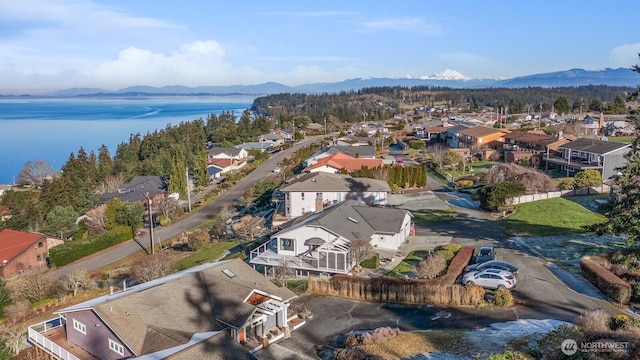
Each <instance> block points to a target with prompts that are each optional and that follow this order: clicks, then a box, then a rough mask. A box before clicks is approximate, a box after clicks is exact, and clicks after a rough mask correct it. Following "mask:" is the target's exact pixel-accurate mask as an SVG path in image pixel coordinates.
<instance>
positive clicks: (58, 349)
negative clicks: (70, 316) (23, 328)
mask: <svg viewBox="0 0 640 360" xmlns="http://www.w3.org/2000/svg"><path fill="white" fill-rule="evenodd" d="M28 336H29V338H28V341H29V343H31V344H32V345H34V346H37V347H39V348H41V349H42V350H44V351H46V352H47V353H48V354H49V355H51V356H53V357H54V358H55V359H60V360H98V358H96V357H95V356H93V355H91V354H89V353H88V352H86V351H85V350H84V349H82V348H80V347H79V346H78V345H76V344H74V343H72V342H70V341H68V340H67V335H66V333H65V320H64V318H62V317H57V318H54V319H51V320H47V321H45V322H42V323H39V324H35V325H31V326H29V331H28Z"/></svg>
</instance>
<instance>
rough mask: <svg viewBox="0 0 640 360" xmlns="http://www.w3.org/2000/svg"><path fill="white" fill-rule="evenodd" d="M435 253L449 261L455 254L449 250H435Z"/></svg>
mask: <svg viewBox="0 0 640 360" xmlns="http://www.w3.org/2000/svg"><path fill="white" fill-rule="evenodd" d="M436 254H438V255H441V256H442V257H443V258H444V259H445V260H446V261H447V262H449V261H451V260H452V259H453V257H454V256H455V254H454V253H453V252H452V251H451V250H445V249H442V250H436Z"/></svg>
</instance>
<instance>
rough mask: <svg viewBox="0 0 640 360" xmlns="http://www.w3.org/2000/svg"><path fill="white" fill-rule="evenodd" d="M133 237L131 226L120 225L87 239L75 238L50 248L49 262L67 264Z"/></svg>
mask: <svg viewBox="0 0 640 360" xmlns="http://www.w3.org/2000/svg"><path fill="white" fill-rule="evenodd" d="M132 238H133V231H132V229H131V227H130V226H120V227H117V228H114V229H111V230H109V231H107V232H105V233H102V234H99V235H96V236H92V237H90V238H87V239H82V240H74V241H71V242H68V243H65V244H62V245H59V246H56V247H54V248H51V249H49V262H50V263H51V265H53V266H63V265H67V264H70V263H72V262H74V261H76V260H78V259H81V258H83V257H85V256H88V255H91V254H95V253H96V252H98V251H100V250H104V249H107V248H110V247H112V246H114V245H117V244H119V243H121V242H124V241H127V240H129V239H132Z"/></svg>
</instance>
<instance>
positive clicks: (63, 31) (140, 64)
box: [0, 0, 640, 94]
mask: <svg viewBox="0 0 640 360" xmlns="http://www.w3.org/2000/svg"><path fill="white" fill-rule="evenodd" d="M638 14H640V1H616V2H608V3H603V2H587V3H585V2H584V1H547V0H537V1H506V0H505V1H492V0H483V1H476V0H473V1H472V0H469V1H425V0H415V1H412V0H407V1H375V0H370V1H332V0H325V1H264V0H261V1H242V0H235V1H228V0H226V1H225V0H223V1H192V0H182V1H169V0H167V1H152V0H94V1H89V0H20V1H11V0H0V54H1V55H0V93H13V94H15V93H39V92H46V91H50V90H55V89H65V88H70V87H99V88H103V89H109V90H115V89H120V88H123V87H127V86H131V85H150V86H164V85H186V86H199V85H235V84H260V83H264V82H268V81H275V82H280V83H283V84H286V85H299V84H306V83H315V82H334V81H341V80H345V79H350V78H358V77H363V78H366V77H394V78H398V77H405V76H411V77H421V76H423V77H425V76H426V77H429V76H433V75H434V74H438V73H442V72H444V71H445V70H447V69H450V70H455V71H457V72H459V73H461V74H463V75H464V76H467V77H469V78H474V79H479V78H512V77H516V76H523V75H530V74H537V73H544V72H552V71H560V70H567V69H571V68H584V69H604V68H607V67H610V68H618V67H630V66H631V65H633V64H637V63H638V62H640V61H639V57H638V53H639V52H640V32H638V28H639V27H638V21H639V20H640V16H639V15H638Z"/></svg>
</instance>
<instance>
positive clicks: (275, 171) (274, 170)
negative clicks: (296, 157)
mask: <svg viewBox="0 0 640 360" xmlns="http://www.w3.org/2000/svg"><path fill="white" fill-rule="evenodd" d="M280 170H281V169H280V168H279V167H276V168H273V172H274V173H276V174H277V173H279V172H280Z"/></svg>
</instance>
